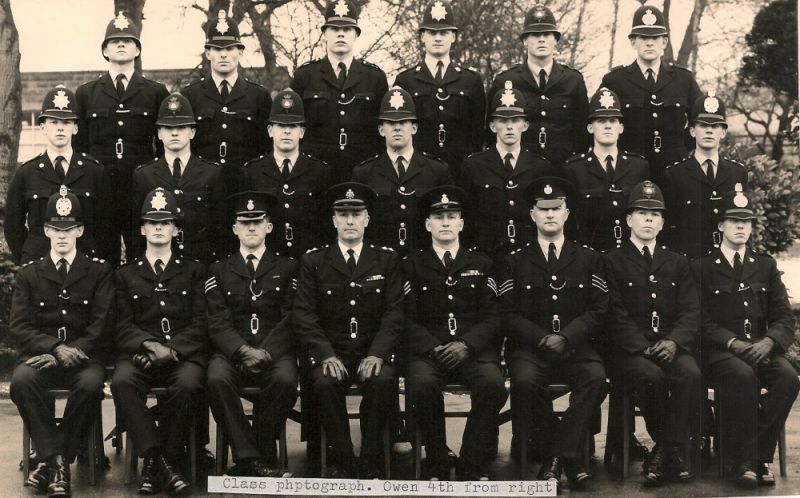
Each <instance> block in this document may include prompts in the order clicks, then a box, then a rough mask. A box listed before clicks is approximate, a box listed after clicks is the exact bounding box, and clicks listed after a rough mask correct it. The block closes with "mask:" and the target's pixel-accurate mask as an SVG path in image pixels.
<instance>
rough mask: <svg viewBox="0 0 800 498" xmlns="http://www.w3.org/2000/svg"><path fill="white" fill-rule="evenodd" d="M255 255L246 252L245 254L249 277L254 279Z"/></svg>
mask: <svg viewBox="0 0 800 498" xmlns="http://www.w3.org/2000/svg"><path fill="white" fill-rule="evenodd" d="M255 261H256V255H255V254H248V255H247V271H249V272H250V279H251V280H255V278H256V263H255Z"/></svg>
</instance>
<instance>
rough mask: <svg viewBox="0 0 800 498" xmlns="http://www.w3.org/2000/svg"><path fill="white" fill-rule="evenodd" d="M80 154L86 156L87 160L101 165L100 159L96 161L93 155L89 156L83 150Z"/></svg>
mask: <svg viewBox="0 0 800 498" xmlns="http://www.w3.org/2000/svg"><path fill="white" fill-rule="evenodd" d="M81 156H82V157H84V158H86V159H88V160H89V161H92V162H95V163H97V164H99V165H101V166H102V163H100V161H98V160H97V159H95V158H94V157H92V156H90V155H89V154H87V153H85V152H81Z"/></svg>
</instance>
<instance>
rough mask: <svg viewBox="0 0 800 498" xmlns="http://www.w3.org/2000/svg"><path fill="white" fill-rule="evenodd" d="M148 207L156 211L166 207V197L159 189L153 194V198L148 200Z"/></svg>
mask: <svg viewBox="0 0 800 498" xmlns="http://www.w3.org/2000/svg"><path fill="white" fill-rule="evenodd" d="M150 207H152V208H153V209H155V210H156V211H162V210H164V209H166V208H167V198H166V197H164V192H163V191H161V190H159V191H157V192H156V193H155V194H154V195H153V198H152V199H151V200H150Z"/></svg>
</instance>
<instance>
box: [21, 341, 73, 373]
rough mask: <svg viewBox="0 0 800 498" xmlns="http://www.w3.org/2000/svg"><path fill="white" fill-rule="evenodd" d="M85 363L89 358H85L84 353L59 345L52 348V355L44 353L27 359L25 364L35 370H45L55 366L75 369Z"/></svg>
mask: <svg viewBox="0 0 800 498" xmlns="http://www.w3.org/2000/svg"><path fill="white" fill-rule="evenodd" d="M86 361H89V357H88V356H86V353H84V352H83V351H82V350H81V348H76V347H72V346H67V345H66V344H59V345H58V346H56V347H54V348H53V352H52V353H44V354H40V355H37V356H33V357H31V358H28V360H27V361H26V362H25V364H26V365H28V366H29V367H32V368H35V369H36V370H45V369H48V368H51V367H55V366H62V367H77V366H80V365H82V364H83V363H84V362H86Z"/></svg>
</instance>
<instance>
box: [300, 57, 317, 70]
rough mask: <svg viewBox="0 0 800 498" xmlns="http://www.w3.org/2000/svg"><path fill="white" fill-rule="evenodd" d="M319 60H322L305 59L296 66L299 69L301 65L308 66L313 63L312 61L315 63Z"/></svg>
mask: <svg viewBox="0 0 800 498" xmlns="http://www.w3.org/2000/svg"><path fill="white" fill-rule="evenodd" d="M320 61H322V59H311V60H310V61H306V62H304V63H302V64H300V65H299V66H297V67H298V69H299V68H301V67H306V66H310V65H311V64H314V63H317V62H320Z"/></svg>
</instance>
